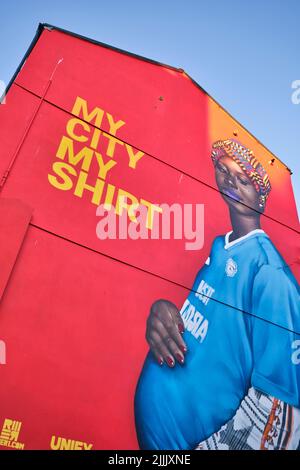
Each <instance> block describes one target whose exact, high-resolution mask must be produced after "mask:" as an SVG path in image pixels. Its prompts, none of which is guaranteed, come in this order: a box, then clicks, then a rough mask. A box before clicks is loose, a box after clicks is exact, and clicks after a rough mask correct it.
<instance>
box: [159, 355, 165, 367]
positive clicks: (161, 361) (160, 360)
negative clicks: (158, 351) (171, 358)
mask: <svg viewBox="0 0 300 470" xmlns="http://www.w3.org/2000/svg"><path fill="white" fill-rule="evenodd" d="M163 363H164V361H163V359H162V358H161V357H160V358H159V359H158V364H159V365H160V366H162V365H163Z"/></svg>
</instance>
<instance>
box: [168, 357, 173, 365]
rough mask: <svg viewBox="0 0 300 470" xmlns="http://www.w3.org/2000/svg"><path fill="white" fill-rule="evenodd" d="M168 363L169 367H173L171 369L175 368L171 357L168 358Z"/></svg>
mask: <svg viewBox="0 0 300 470" xmlns="http://www.w3.org/2000/svg"><path fill="white" fill-rule="evenodd" d="M167 363H168V364H169V366H171V367H173V366H174V361H173V359H172V358H171V356H168V357H167Z"/></svg>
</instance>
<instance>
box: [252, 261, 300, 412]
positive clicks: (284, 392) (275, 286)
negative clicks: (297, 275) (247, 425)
mask: <svg viewBox="0 0 300 470" xmlns="http://www.w3.org/2000/svg"><path fill="white" fill-rule="evenodd" d="M250 323H251V333H252V338H251V339H252V354H253V372H252V377H251V382H252V385H253V387H255V388H257V389H259V390H261V391H262V392H264V393H267V394H269V395H272V396H274V397H276V398H278V399H280V400H283V401H285V402H286V403H288V404H290V405H294V406H296V407H300V335H299V332H300V328H299V326H300V297H299V286H298V285H297V282H296V280H295V282H293V280H292V278H291V277H290V276H289V275H288V274H287V273H286V272H285V270H284V269H283V268H282V267H273V266H270V265H264V266H262V267H261V268H260V270H259V271H258V273H257V275H256V276H255V279H254V284H253V297H252V315H251V317H250Z"/></svg>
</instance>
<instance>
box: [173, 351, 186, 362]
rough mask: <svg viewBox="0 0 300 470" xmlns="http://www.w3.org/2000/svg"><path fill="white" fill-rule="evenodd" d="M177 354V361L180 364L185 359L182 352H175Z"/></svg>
mask: <svg viewBox="0 0 300 470" xmlns="http://www.w3.org/2000/svg"><path fill="white" fill-rule="evenodd" d="M175 356H176V359H177V361H178V362H180V364H183V363H184V359H183V357H182V356H181V355H180V354H178V353H177V354H175Z"/></svg>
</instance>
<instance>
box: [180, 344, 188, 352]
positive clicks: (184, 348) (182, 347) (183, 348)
mask: <svg viewBox="0 0 300 470" xmlns="http://www.w3.org/2000/svg"><path fill="white" fill-rule="evenodd" d="M179 347H180V349H181V351H182V352H183V353H186V352H187V348H186V346H183V345H180V346H179Z"/></svg>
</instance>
